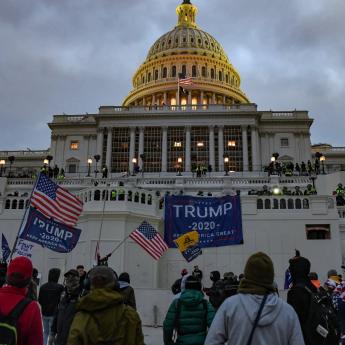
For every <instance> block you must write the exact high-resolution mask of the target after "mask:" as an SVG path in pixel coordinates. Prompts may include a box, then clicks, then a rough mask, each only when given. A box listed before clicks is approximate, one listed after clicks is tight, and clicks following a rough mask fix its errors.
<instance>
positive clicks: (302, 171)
mask: <svg viewBox="0 0 345 345" xmlns="http://www.w3.org/2000/svg"><path fill="white" fill-rule="evenodd" d="M301 173H302V176H305V175H307V166H306V164H305V163H304V162H303V161H302V163H301Z"/></svg>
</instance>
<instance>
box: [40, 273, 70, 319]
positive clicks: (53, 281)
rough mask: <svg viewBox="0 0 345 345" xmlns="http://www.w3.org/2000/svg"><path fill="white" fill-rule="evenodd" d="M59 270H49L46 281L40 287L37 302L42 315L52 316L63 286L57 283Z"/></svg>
mask: <svg viewBox="0 0 345 345" xmlns="http://www.w3.org/2000/svg"><path fill="white" fill-rule="evenodd" d="M59 276H60V270H59V269H56V268H52V269H51V270H50V271H49V275H48V283H45V284H43V285H42V286H41V288H40V293H39V296H38V302H39V303H40V305H41V308H42V314H43V316H54V315H55V312H56V308H57V306H58V304H59V301H60V297H61V294H62V292H63V290H64V287H63V286H62V285H61V284H58V280H59Z"/></svg>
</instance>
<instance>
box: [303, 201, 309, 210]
mask: <svg viewBox="0 0 345 345" xmlns="http://www.w3.org/2000/svg"><path fill="white" fill-rule="evenodd" d="M303 208H304V209H308V208H309V200H308V199H303Z"/></svg>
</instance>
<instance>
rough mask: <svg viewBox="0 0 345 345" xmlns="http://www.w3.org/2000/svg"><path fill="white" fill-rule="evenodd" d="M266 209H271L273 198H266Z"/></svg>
mask: <svg viewBox="0 0 345 345" xmlns="http://www.w3.org/2000/svg"><path fill="white" fill-rule="evenodd" d="M265 209H271V199H265Z"/></svg>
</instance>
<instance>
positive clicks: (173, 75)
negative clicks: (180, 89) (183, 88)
mask: <svg viewBox="0 0 345 345" xmlns="http://www.w3.org/2000/svg"><path fill="white" fill-rule="evenodd" d="M171 76H172V77H176V66H172V69H171Z"/></svg>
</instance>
